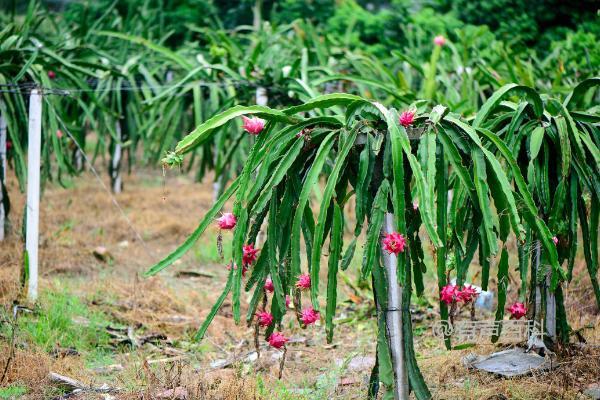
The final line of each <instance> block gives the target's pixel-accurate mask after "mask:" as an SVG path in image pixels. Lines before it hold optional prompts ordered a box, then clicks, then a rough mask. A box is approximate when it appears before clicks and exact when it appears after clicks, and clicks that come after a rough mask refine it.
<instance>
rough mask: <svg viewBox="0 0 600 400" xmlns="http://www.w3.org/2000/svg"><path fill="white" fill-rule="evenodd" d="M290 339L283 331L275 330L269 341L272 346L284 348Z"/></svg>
mask: <svg viewBox="0 0 600 400" xmlns="http://www.w3.org/2000/svg"><path fill="white" fill-rule="evenodd" d="M288 340H289V339H288V338H286V337H285V336H283V334H282V333H281V332H273V333H272V334H271V336H269V339H268V342H269V344H270V345H271V346H273V347H275V348H276V349H280V348H282V347H283V346H284V345H285V344H286V343H287V341H288Z"/></svg>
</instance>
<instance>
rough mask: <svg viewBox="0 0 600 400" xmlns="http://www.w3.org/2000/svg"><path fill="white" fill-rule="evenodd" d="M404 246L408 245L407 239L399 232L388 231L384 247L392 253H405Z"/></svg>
mask: <svg viewBox="0 0 600 400" xmlns="http://www.w3.org/2000/svg"><path fill="white" fill-rule="evenodd" d="M404 246H406V239H404V236H402V234H400V233H398V232H392V233H388V234H387V235H385V238H384V239H383V249H384V250H385V251H387V252H388V253H390V254H392V253H393V254H396V255H398V253H403V252H404Z"/></svg>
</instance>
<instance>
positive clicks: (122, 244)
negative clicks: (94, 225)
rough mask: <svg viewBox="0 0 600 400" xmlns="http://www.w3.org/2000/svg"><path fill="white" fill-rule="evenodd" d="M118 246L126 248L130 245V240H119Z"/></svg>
mask: <svg viewBox="0 0 600 400" xmlns="http://www.w3.org/2000/svg"><path fill="white" fill-rule="evenodd" d="M118 246H119V247H121V248H124V249H125V248H127V247H129V242H128V241H127V240H123V241H122V242H119V244H118Z"/></svg>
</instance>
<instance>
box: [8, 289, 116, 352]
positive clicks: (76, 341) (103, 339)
mask: <svg viewBox="0 0 600 400" xmlns="http://www.w3.org/2000/svg"><path fill="white" fill-rule="evenodd" d="M7 317H8V316H7ZM18 322H19V323H18V328H17V335H18V336H19V337H20V338H21V339H22V340H25V341H27V342H29V343H31V344H33V345H35V346H36V347H38V348H39V349H41V350H43V351H45V352H48V353H50V352H52V351H53V350H56V349H58V348H62V349H67V348H68V349H75V350H76V351H77V352H79V353H80V354H81V355H82V356H83V357H84V360H85V361H86V362H93V361H94V360H97V359H102V358H104V357H105V356H106V354H107V353H108V352H110V350H111V349H110V348H109V339H110V337H109V335H108V333H106V331H105V327H106V326H107V325H108V324H109V319H108V318H107V316H106V315H105V314H103V313H101V312H99V311H96V310H91V309H90V308H89V307H88V306H87V305H86V304H85V303H84V302H82V300H81V299H80V298H78V297H76V296H74V295H72V294H70V293H68V292H67V291H65V290H58V291H52V290H50V291H45V292H43V293H42V294H41V296H40V301H39V307H38V308H37V309H36V310H35V312H34V313H23V314H21V315H20V316H19V321H18ZM10 329H11V328H10V327H9V326H7V324H5V325H4V326H3V328H2V330H3V335H4V336H5V337H8V335H9V333H10Z"/></svg>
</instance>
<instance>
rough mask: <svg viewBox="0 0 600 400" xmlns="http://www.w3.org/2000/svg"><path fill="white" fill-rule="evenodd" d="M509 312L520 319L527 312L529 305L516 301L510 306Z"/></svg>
mask: <svg viewBox="0 0 600 400" xmlns="http://www.w3.org/2000/svg"><path fill="white" fill-rule="evenodd" d="M508 312H509V313H511V314H512V317H513V318H514V319H520V318H521V317H523V316H524V315H525V314H527V307H525V304H523V303H515V304H513V305H512V306H510V307H509V308H508Z"/></svg>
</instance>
